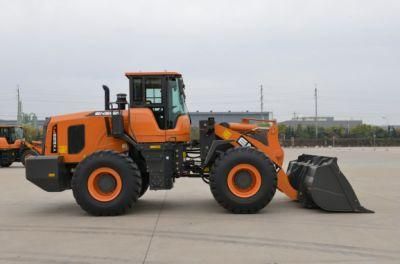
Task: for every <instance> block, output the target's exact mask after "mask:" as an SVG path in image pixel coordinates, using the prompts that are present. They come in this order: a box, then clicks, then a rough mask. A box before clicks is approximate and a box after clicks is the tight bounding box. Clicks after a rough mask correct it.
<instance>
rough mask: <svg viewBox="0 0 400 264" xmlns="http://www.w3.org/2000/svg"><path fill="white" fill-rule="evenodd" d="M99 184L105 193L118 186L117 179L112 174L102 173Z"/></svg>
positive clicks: (98, 180)
mask: <svg viewBox="0 0 400 264" xmlns="http://www.w3.org/2000/svg"><path fill="white" fill-rule="evenodd" d="M97 186H98V187H99V189H100V191H101V192H103V193H110V192H112V191H113V190H114V189H115V188H116V187H117V181H116V180H115V178H114V177H113V176H112V175H110V174H101V175H99V176H98V179H97Z"/></svg>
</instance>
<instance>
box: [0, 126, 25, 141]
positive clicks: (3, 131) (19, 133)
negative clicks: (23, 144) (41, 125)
mask: <svg viewBox="0 0 400 264" xmlns="http://www.w3.org/2000/svg"><path fill="white" fill-rule="evenodd" d="M0 137H4V138H5V139H6V140H7V142H8V144H14V142H15V141H16V140H17V139H23V138H24V130H23V129H22V127H19V126H0Z"/></svg>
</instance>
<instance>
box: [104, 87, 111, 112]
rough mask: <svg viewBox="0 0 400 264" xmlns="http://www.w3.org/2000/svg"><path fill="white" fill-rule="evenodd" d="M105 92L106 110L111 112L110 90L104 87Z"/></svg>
mask: <svg viewBox="0 0 400 264" xmlns="http://www.w3.org/2000/svg"><path fill="white" fill-rule="evenodd" d="M103 90H104V110H110V88H108V87H107V86H106V85H103Z"/></svg>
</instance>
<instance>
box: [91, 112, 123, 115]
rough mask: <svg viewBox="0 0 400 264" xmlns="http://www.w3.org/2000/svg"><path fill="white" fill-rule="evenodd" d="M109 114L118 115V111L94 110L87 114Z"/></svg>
mask: <svg viewBox="0 0 400 264" xmlns="http://www.w3.org/2000/svg"><path fill="white" fill-rule="evenodd" d="M111 115H119V111H96V112H93V113H90V114H89V116H111Z"/></svg>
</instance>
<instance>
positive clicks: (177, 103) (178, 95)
mask: <svg viewBox="0 0 400 264" xmlns="http://www.w3.org/2000/svg"><path fill="white" fill-rule="evenodd" d="M168 100H169V105H170V108H169V111H168V112H169V113H168V115H169V118H168V120H169V122H168V128H174V127H175V126H176V122H177V120H178V117H179V116H181V115H186V114H187V112H188V111H187V108H186V104H185V94H184V89H183V81H182V79H181V78H169V79H168Z"/></svg>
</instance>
